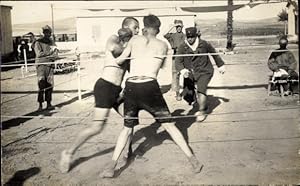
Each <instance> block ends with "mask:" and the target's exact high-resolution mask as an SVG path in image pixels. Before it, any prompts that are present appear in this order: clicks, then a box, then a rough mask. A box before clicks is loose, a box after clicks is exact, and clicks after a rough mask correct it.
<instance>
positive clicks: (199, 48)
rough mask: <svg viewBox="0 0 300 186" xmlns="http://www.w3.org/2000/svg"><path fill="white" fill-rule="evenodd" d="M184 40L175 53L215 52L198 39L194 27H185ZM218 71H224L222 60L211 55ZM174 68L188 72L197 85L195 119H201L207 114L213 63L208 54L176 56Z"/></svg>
mask: <svg viewBox="0 0 300 186" xmlns="http://www.w3.org/2000/svg"><path fill="white" fill-rule="evenodd" d="M185 31H186V32H185V33H186V40H185V41H184V43H183V44H181V45H180V46H179V48H178V51H177V54H201V53H216V50H215V49H214V47H213V46H212V45H211V44H210V43H208V42H207V41H205V40H202V39H200V35H199V33H198V29H197V28H196V27H189V28H186V30H185ZM212 57H213V58H214V60H215V62H216V65H217V67H218V69H219V72H220V73H222V74H223V73H224V72H225V69H224V61H223V60H222V59H221V58H220V56H218V55H213V56H212ZM175 64H176V70H178V71H179V72H187V71H188V72H189V73H190V74H191V75H192V77H193V79H194V81H195V85H196V86H197V103H198V105H197V107H199V111H198V112H197V113H196V115H198V117H197V121H203V120H204V119H205V118H206V114H207V103H206V99H207V95H206V92H207V86H208V83H209V82H210V80H211V78H212V77H213V74H214V68H213V65H212V63H211V61H210V59H209V56H208V55H203V56H185V57H176V59H175Z"/></svg>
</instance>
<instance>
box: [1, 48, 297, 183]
mask: <svg viewBox="0 0 300 186" xmlns="http://www.w3.org/2000/svg"><path fill="white" fill-rule="evenodd" d="M271 48H272V47H271ZM271 48H270V49H271ZM274 48H276V47H273V49H274ZM290 48H294V49H295V48H296V49H298V47H297V46H296V45H294V46H290ZM237 51H238V52H239V53H238V54H235V55H226V56H222V57H223V58H224V59H225V61H226V63H227V64H228V65H227V66H226V70H227V71H226V73H225V74H224V75H220V74H219V73H218V72H217V70H216V71H215V75H214V77H213V80H212V81H211V83H210V85H209V86H210V88H209V90H208V102H209V109H210V111H211V113H210V115H209V116H208V117H207V119H206V120H205V121H204V122H201V123H197V122H195V121H194V118H193V117H191V118H184V119H183V118H181V119H177V120H176V125H177V126H178V127H179V128H180V130H181V132H182V133H183V135H184V136H185V138H186V139H187V140H188V142H189V145H190V146H191V148H192V149H193V151H194V153H195V154H196V156H197V157H198V159H199V161H200V162H201V163H202V164H203V165H204V167H203V170H202V172H201V173H199V174H196V175H195V174H193V173H192V169H191V167H190V165H189V164H188V160H187V159H186V157H185V156H184V154H183V153H182V152H181V151H180V149H179V148H178V147H177V146H176V145H175V144H174V143H173V141H172V140H171V139H170V136H169V135H168V134H167V133H166V132H165V131H164V130H163V129H162V128H161V127H160V126H159V125H157V124H154V120H153V119H141V120H140V123H141V124H140V125H139V126H138V127H136V128H135V136H134V146H133V147H134V152H135V154H136V156H135V158H132V159H131V161H130V162H129V163H128V164H127V165H126V166H124V167H121V168H120V169H119V170H118V171H117V173H116V178H114V179H102V178H100V177H99V173H100V172H101V171H103V168H104V167H105V165H106V163H107V162H109V160H110V158H111V156H112V152H113V149H114V145H115V142H116V139H117V137H118V135H119V132H120V130H121V129H122V118H121V117H120V116H119V115H117V114H116V112H115V111H112V112H111V115H110V116H111V117H110V118H109V120H108V124H107V127H106V128H105V130H104V131H103V133H102V134H101V135H98V136H95V137H94V138H92V139H90V140H89V141H88V142H87V143H86V144H84V145H83V146H82V147H81V148H80V149H79V150H78V151H77V153H76V154H75V156H74V161H73V163H72V168H71V170H70V172H69V173H68V174H61V173H60V172H59V170H58V162H59V157H60V153H61V151H62V150H63V149H65V148H66V147H68V146H69V145H70V142H72V141H73V140H74V139H75V137H76V134H77V133H78V132H79V131H80V130H81V129H83V128H84V127H86V125H88V124H89V122H90V121H91V118H92V114H93V105H94V98H93V96H92V94H91V90H92V88H93V85H94V83H95V81H96V80H97V78H98V77H99V75H100V74H101V70H100V69H101V64H100V62H99V60H96V61H94V62H91V61H90V62H86V63H82V70H81V72H82V75H83V77H82V78H81V85H82V90H83V91H82V94H83V99H82V101H78V98H77V83H78V82H77V80H76V79H77V73H76V72H73V73H69V74H62V75H56V76H55V84H56V87H55V91H54V95H53V97H54V101H53V104H54V105H55V106H56V109H55V110H53V111H49V112H47V111H45V112H43V113H42V116H45V117H41V114H38V113H36V112H35V110H36V109H37V106H38V105H37V103H36V97H37V96H36V90H37V86H36V77H35V76H29V77H27V78H21V74H20V69H14V70H10V71H6V72H1V91H2V94H1V115H2V117H3V118H2V135H1V144H2V166H1V167H2V173H1V182H2V184H4V183H12V185H16V183H17V182H19V183H23V184H24V185H40V184H42V185H72V184H78V185H197V184H260V185H264V184H275V183H276V184H283V183H290V184H297V183H298V184H299V183H300V159H299V154H298V150H299V149H300V134H299V118H300V117H299V104H298V103H297V101H298V100H299V96H298V95H294V96H288V97H284V98H281V97H279V96H267V91H266V86H267V74H268V73H269V70H268V69H267V66H266V59H267V58H268V56H269V55H270V52H269V51H268V48H254V49H249V50H247V51H246V50H242V49H237ZM294 53H295V55H296V58H297V59H298V57H299V56H298V54H297V51H294ZM99 64H100V65H99ZM29 70H30V72H29V73H28V74H27V75H30V74H34V69H33V68H32V67H31V68H29ZM164 97H165V99H166V101H167V103H168V105H169V107H170V110H171V112H172V113H173V115H187V114H193V112H194V111H193V109H192V107H191V106H189V105H188V104H187V103H186V102H185V101H180V102H178V101H176V100H175V98H174V92H172V91H169V92H167V93H165V94H164ZM4 116H12V117H11V118H9V117H4ZM19 116H37V117H34V118H32V117H29V118H20V117H19ZM140 116H141V117H148V116H149V115H148V114H147V113H146V112H141V114H140ZM151 124H152V125H151Z"/></svg>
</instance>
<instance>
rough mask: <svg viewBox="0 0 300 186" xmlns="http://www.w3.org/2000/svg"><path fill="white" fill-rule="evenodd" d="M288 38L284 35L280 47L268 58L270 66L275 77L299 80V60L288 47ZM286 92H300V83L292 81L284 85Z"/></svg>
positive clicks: (286, 93)
mask: <svg viewBox="0 0 300 186" xmlns="http://www.w3.org/2000/svg"><path fill="white" fill-rule="evenodd" d="M287 45H288V39H287V38H286V37H285V36H283V37H281V38H280V39H279V48H278V49H277V50H275V51H273V52H272V53H271V55H270V57H269V59H268V67H269V69H270V70H272V71H273V73H274V74H273V75H274V77H273V79H274V80H275V79H289V80H298V78H299V75H298V73H297V72H296V68H297V62H296V59H295V56H294V55H293V53H292V52H291V51H289V50H288V49H287ZM283 88H284V91H285V92H284V94H285V95H288V94H289V93H290V92H293V93H299V90H298V89H299V88H298V83H297V82H294V83H293V82H291V83H288V84H284V85H283Z"/></svg>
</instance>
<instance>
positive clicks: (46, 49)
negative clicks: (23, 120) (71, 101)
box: [34, 25, 58, 111]
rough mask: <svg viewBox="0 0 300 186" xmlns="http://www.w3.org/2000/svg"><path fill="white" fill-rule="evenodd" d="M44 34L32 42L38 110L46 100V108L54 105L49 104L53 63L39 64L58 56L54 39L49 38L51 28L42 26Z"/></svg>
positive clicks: (41, 108) (52, 79)
mask: <svg viewBox="0 0 300 186" xmlns="http://www.w3.org/2000/svg"><path fill="white" fill-rule="evenodd" d="M42 30H43V34H44V36H43V37H42V38H41V39H38V40H37V41H36V42H35V44H34V51H35V55H36V60H35V62H36V63H37V67H36V68H37V78H38V87H39V91H38V102H39V108H38V111H42V110H43V102H44V101H45V100H46V102H47V107H46V109H47V110H51V109H53V108H54V107H53V106H52V105H51V101H52V91H53V86H54V64H40V63H49V62H54V61H55V59H56V58H57V56H58V49H57V48H56V45H55V43H54V41H53V40H52V39H51V33H52V29H51V27H50V26H48V25H46V26H44V27H43V28H42ZM44 95H45V97H44Z"/></svg>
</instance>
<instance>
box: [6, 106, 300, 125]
mask: <svg viewBox="0 0 300 186" xmlns="http://www.w3.org/2000/svg"><path fill="white" fill-rule="evenodd" d="M293 109H299V107H291V108H285V109H270V110H256V111H241V112H228V113H215V114H209V115H228V114H242V113H250V112H262V111H265V112H269V111H275V110H293ZM197 116H200V115H184V116H168V117H127V116H126V117H122V116H120V117H121V118H123V119H181V118H195V117H197ZM1 118H24V119H26V118H27V119H32V118H39V119H44V118H49V119H88V118H90V117H82V116H13V115H1ZM104 119H109V116H107V117H104ZM285 119H297V118H277V119H267V120H285ZM260 120H262V119H256V120H231V121H227V122H239V121H260ZM214 122H225V121H214Z"/></svg>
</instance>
